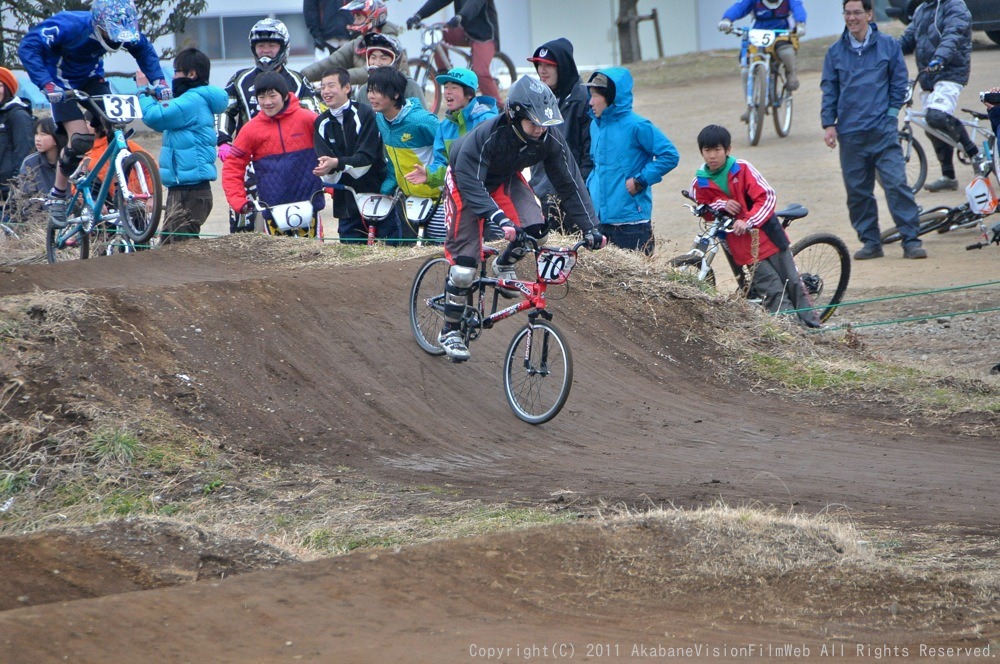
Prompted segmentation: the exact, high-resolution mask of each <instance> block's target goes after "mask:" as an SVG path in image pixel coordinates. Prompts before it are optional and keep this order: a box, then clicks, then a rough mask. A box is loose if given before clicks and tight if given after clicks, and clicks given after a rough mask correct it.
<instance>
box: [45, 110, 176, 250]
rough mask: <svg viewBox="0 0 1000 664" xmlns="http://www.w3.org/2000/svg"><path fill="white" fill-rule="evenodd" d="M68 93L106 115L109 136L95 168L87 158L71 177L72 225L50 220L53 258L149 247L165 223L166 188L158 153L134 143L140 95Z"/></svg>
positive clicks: (47, 234) (47, 238) (47, 247)
mask: <svg viewBox="0 0 1000 664" xmlns="http://www.w3.org/2000/svg"><path fill="white" fill-rule="evenodd" d="M66 98H67V99H75V100H77V101H79V102H80V103H81V105H82V106H84V107H86V108H87V109H88V110H90V112H92V113H94V114H95V115H96V117H98V118H100V119H101V121H102V122H104V123H105V127H106V128H107V129H108V136H109V140H108V147H107V149H105V151H104V154H102V155H101V157H100V158H99V159H98V160H97V163H96V164H94V165H93V167H91V165H90V159H89V158H88V157H85V158H84V159H82V160H81V162H80V165H79V166H78V167H77V169H76V171H75V172H74V173H73V174H72V175H71V176H70V182H71V183H72V184H73V189H74V190H73V193H72V194H71V195H70V197H69V200H68V201H67V206H66V209H67V219H66V225H65V226H56V225H55V224H53V223H52V220H51V219H50V220H49V222H48V226H47V227H46V230H45V255H46V257H47V258H48V261H49V262H50V263H55V262H58V261H64V260H71V259H86V258H89V257H90V255H91V253H93V254H94V255H111V254H115V253H131V252H133V251H135V250H136V249H137V248H141V247H143V246H148V244H149V242H150V241H151V240H152V238H153V236H154V235H155V234H156V229H157V228H158V226H159V224H160V215H161V214H162V212H163V193H162V192H163V190H162V187H161V183H160V169H159V168H158V167H157V165H156V162H155V161H153V159H152V157H150V156H149V155H148V154H146V153H144V152H134V153H133V152H131V151H130V150H129V148H128V143H127V138H128V136H129V135H130V134H131V131H130V130H129V131H126V128H127V126H128V124H129V123H130V122H132V121H133V120H137V119H139V118H141V117H142V111H141V109H140V108H139V100H138V98H137V97H136V96H135V95H118V94H108V95H94V96H91V95H89V94H87V93H86V92H83V91H82V90H66ZM97 99H103V108H102V106H101V104H97V103H95V100H97ZM105 164H111V165H112V168H113V170H112V169H109V170H108V175H107V177H106V178H105V179H104V180H103V181H102V180H101V179H100V178H99V177H98V174H99V172H100V171H101V169H102V168H103V167H104V165H105ZM112 189H114V191H113V192H112ZM92 249H93V251H92Z"/></svg>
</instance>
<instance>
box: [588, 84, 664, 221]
mask: <svg viewBox="0 0 1000 664" xmlns="http://www.w3.org/2000/svg"><path fill="white" fill-rule="evenodd" d="M600 73H602V74H604V75H605V76H607V77H608V80H609V81H610V82H611V83H612V84H613V86H614V91H613V100H611V99H609V101H611V103H610V105H609V106H608V107H607V108H606V109H604V112H603V113H601V117H599V118H598V117H595V116H594V112H593V110H591V111H590V115H591V117H592V118H593V122H592V123H591V125H590V156H591V158H592V159H593V161H594V170H592V171H591V172H590V175H589V176H587V189H588V190H589V191H590V197H591V199H593V201H594V207H596V208H597V216H598V218H599V219H600V220H601V223H602V224H621V223H627V222H636V221H645V220H648V219H652V218H653V193H652V191H651V190H650V188H651V187H652V186H653V185H654V184H656V183H657V182H659V181H660V180H662V179H663V176H664V175H666V174H667V173H669V172H670V171H671V170H673V169H674V168H675V167H676V166H677V162H678V161H679V156H678V154H677V148H675V147H674V144H673V143H671V142H670V139H668V138H667V137H666V136H664V134H663V132H662V131H660V130H659V129H657V128H656V127H655V126H654V125H653V123H652V122H650V121H649V120H647V119H646V118H644V117H642V116H640V115H637V114H636V113H634V112H633V111H632V74H630V73H629V71H628V70H627V69H623V68H622V67H609V68H608V69H601V70H600ZM608 91H609V95H608V96H609V97H610V96H612V91H611V88H610V87H609V88H608ZM629 178H636V179H637V180H641V181H644V183H645V185H646V186H645V188H644V189H643V190H642V191H640V192H638V193H637V194H636V195H635V196H633V195H632V194H630V193H628V189H627V188H626V187H625V181H626V180H628V179H629Z"/></svg>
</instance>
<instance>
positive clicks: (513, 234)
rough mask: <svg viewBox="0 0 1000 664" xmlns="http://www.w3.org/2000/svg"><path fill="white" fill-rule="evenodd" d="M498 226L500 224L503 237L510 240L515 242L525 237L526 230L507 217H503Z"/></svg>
mask: <svg viewBox="0 0 1000 664" xmlns="http://www.w3.org/2000/svg"><path fill="white" fill-rule="evenodd" d="M497 226H499V227H500V230H501V231H503V239H505V240H507V241H508V242H515V241H517V240H520V239H522V238H523V237H524V230H523V229H522V228H521V227H520V226H518V225H516V224H515V223H514V222H513V221H511V220H510V219H508V218H507V217H501V218H500V220H499V221H497Z"/></svg>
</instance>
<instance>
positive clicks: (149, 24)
mask: <svg viewBox="0 0 1000 664" xmlns="http://www.w3.org/2000/svg"><path fill="white" fill-rule="evenodd" d="M3 4H4V8H3V9H2V10H0V39H2V43H3V48H2V49H0V66H4V67H8V68H13V69H20V68H21V61H20V60H19V59H18V57H17V45H18V44H19V43H21V39H23V38H24V35H25V34H26V33H27V32H28V29H29V28H31V26H33V25H35V24H37V23H40V22H42V21H43V20H45V19H47V18H49V17H50V16H52V15H53V14H58V13H59V12H61V11H67V10H69V11H89V10H90V2H89V1H85V0H3ZM207 6H208V3H207V0H135V7H136V9H138V10H139V29H140V30H142V32H143V34H145V35H146V36H147V37H149V39H150V41H153V40H156V38H157V37H162V36H163V35H168V34H171V33H174V32H181V31H182V30H183V29H184V22H185V21H187V19H189V18H191V17H192V16H197V15H198V14H200V13H202V12H203V11H205V9H206V7H207ZM172 56H173V49H164V51H163V52H162V53H160V57H161V58H169V57H172Z"/></svg>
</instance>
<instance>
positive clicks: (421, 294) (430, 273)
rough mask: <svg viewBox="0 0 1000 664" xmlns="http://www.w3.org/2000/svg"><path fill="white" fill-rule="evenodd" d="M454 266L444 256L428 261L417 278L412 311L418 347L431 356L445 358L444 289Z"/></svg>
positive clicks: (412, 324) (413, 290)
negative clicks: (442, 333)
mask: <svg viewBox="0 0 1000 664" xmlns="http://www.w3.org/2000/svg"><path fill="white" fill-rule="evenodd" d="M450 268H451V263H449V262H448V259H447V258H445V257H444V256H435V257H433V258H430V259H428V260H427V261H426V262H425V263H424V264H423V265H421V266H420V269H419V270H417V276H415V277H414V278H413V286H412V287H411V288H410V299H409V303H408V308H409V310H410V329H411V330H412V331H413V338H414V339H416V340H417V345H418V346H420V348H421V349H422V350H423V351H424V352H425V353H429V354H430V355H444V348H442V347H441V344H439V343H438V333H439V332H440V331H441V326H442V325H443V324H444V287H445V283H447V280H448V270H449V269H450Z"/></svg>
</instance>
